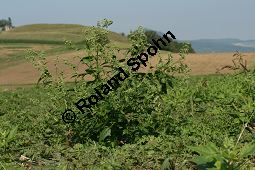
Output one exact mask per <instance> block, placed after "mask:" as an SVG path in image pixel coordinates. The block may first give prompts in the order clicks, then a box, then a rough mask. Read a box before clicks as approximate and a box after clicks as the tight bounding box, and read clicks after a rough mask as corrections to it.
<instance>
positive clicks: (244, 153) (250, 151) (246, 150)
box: [240, 143, 255, 157]
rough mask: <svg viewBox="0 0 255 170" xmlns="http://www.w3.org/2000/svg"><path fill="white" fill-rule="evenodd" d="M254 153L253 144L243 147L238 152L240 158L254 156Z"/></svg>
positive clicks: (254, 145) (254, 146) (254, 147)
mask: <svg viewBox="0 0 255 170" xmlns="http://www.w3.org/2000/svg"><path fill="white" fill-rule="evenodd" d="M254 153H255V143H253V144H248V145H245V146H244V147H243V148H242V150H241V151H240V156H242V157H247V156H249V155H254Z"/></svg>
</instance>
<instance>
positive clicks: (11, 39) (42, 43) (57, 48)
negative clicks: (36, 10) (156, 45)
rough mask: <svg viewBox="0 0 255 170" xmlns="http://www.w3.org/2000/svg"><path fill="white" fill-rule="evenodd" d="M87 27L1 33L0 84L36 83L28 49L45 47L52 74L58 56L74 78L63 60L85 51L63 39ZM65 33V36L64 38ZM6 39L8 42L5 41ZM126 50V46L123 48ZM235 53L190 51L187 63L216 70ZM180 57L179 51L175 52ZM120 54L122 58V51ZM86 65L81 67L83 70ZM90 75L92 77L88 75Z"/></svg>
mask: <svg viewBox="0 0 255 170" xmlns="http://www.w3.org/2000/svg"><path fill="white" fill-rule="evenodd" d="M84 29H85V30H86V29H87V27H84V26H81V25H68V24H66V25H65V24H35V25H27V26H22V27H17V28H15V29H14V30H11V31H9V32H2V33H0V42H1V43H0V86H2V87H3V86H4V87H9V86H20V85H21V86H24V85H27V84H35V83H36V82H37V80H38V78H39V72H38V71H37V70H36V69H34V68H33V66H32V64H31V63H29V62H28V61H26V60H25V54H26V53H25V50H27V49H33V50H43V51H45V52H46V56H47V61H48V67H49V70H50V72H51V73H52V75H53V76H54V75H55V72H56V67H55V62H56V59H57V57H59V59H60V61H62V62H60V63H59V65H58V69H59V70H63V72H64V73H65V75H66V81H73V79H71V78H70V77H71V73H72V71H71V69H70V68H69V67H68V66H66V65H65V64H64V62H63V60H68V61H69V62H71V63H76V64H78V62H79V59H78V58H75V57H76V56H80V57H82V56H84V54H83V53H82V52H72V51H70V50H66V49H65V48H64V46H63V45H61V41H62V42H63V40H64V39H68V40H72V41H73V42H76V43H79V42H80V41H81V40H82V30H84ZM61 37H62V38H61ZM109 38H110V39H111V42H112V43H113V44H115V45H117V46H118V47H119V48H127V47H128V46H129V43H128V41H127V38H126V37H123V36H121V35H120V34H117V33H114V32H110V35H109ZM5 41H6V42H5ZM121 52H122V53H123V52H124V51H123V50H122V51H121ZM233 54H234V52H233V53H208V54H202V53H201V54H189V55H187V56H186V61H185V63H186V64H187V65H188V66H189V68H190V69H191V71H190V72H189V74H190V75H209V74H215V73H216V71H217V69H219V68H221V67H223V66H225V65H232V59H233ZM244 55H245V56H244V59H245V60H247V63H248V67H252V66H253V64H254V63H255V53H245V54H244ZM161 56H162V57H163V58H166V57H167V52H164V51H163V52H161ZM173 56H174V58H177V56H178V54H173ZM117 57H119V58H122V57H123V54H121V53H120V54H119V55H118V56H117ZM158 59H159V57H157V56H154V57H153V58H150V62H151V64H152V66H153V65H155V64H156V63H157V62H158ZM83 70H84V67H80V68H79V72H80V73H81V72H82V71H83ZM146 71H148V68H140V69H139V72H146ZM231 72H233V71H230V70H223V71H222V72H221V73H231ZM88 79H89V77H88Z"/></svg>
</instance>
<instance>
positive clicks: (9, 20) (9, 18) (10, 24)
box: [8, 17, 12, 27]
mask: <svg viewBox="0 0 255 170" xmlns="http://www.w3.org/2000/svg"><path fill="white" fill-rule="evenodd" d="M8 25H9V26H10V27H12V19H11V17H8Z"/></svg>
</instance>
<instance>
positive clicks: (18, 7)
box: [0, 0, 255, 40]
mask: <svg viewBox="0 0 255 170" xmlns="http://www.w3.org/2000/svg"><path fill="white" fill-rule="evenodd" d="M254 8H255V0H158V1H156V0H72V1H71V0H2V2H1V5H0V18H7V17H9V16H10V17H11V18H12V20H13V24H14V25H16V26H19V25H25V24H34V23H73V24H82V25H96V23H97V21H98V20H100V19H103V18H109V19H112V20H113V21H114V24H113V25H112V26H111V27H110V29H111V30H113V31H116V32H125V33H128V32H129V31H130V30H134V29H135V28H137V27H138V26H139V25H141V26H144V27H146V28H151V29H154V30H158V31H161V32H163V33H164V32H167V31H168V30H170V31H171V32H172V33H173V34H174V35H175V36H176V37H177V39H182V40H192V39H201V38H239V39H242V40H249V39H255V9H254Z"/></svg>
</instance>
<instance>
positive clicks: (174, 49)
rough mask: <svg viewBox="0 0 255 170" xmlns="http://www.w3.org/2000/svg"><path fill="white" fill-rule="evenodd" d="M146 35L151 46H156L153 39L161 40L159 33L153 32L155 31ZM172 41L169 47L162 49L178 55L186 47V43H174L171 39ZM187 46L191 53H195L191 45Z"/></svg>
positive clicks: (149, 31)
mask: <svg viewBox="0 0 255 170" xmlns="http://www.w3.org/2000/svg"><path fill="white" fill-rule="evenodd" d="M145 35H146V37H147V42H148V43H150V44H154V43H153V41H152V39H154V40H157V39H159V38H161V36H160V35H159V33H157V32H156V31H153V30H146V31H145ZM170 39H171V38H170ZM171 41H172V42H171V43H169V45H167V46H164V47H162V50H165V51H171V52H176V53H178V52H179V51H180V50H181V48H182V47H183V46H184V45H185V43H180V42H176V41H173V39H171ZM186 45H188V52H189V53H194V52H195V51H194V49H193V48H192V46H191V44H186Z"/></svg>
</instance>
